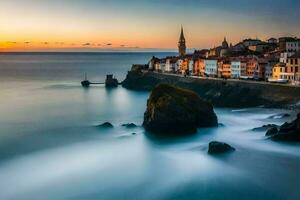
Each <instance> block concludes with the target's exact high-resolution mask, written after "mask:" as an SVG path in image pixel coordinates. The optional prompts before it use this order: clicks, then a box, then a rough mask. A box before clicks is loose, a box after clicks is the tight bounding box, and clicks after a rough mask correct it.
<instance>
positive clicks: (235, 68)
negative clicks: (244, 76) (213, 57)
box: [231, 60, 242, 78]
mask: <svg viewBox="0 0 300 200" xmlns="http://www.w3.org/2000/svg"><path fill="white" fill-rule="evenodd" d="M241 63H242V62H241V61H239V60H238V61H231V78H240V77H241Z"/></svg>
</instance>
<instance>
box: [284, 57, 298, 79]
mask: <svg viewBox="0 0 300 200" xmlns="http://www.w3.org/2000/svg"><path fill="white" fill-rule="evenodd" d="M286 68H287V69H286V72H287V74H286V76H287V79H288V80H290V81H291V82H299V81H300V53H296V54H294V55H293V56H291V57H289V58H288V61H287V64H286Z"/></svg>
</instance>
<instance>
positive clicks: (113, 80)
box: [105, 74, 119, 88]
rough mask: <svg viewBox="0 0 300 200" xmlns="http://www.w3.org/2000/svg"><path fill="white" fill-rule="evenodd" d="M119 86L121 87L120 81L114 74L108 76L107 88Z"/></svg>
mask: <svg viewBox="0 0 300 200" xmlns="http://www.w3.org/2000/svg"><path fill="white" fill-rule="evenodd" d="M118 85H119V82H118V79H116V78H114V76H113V75H112V74H108V75H106V79H105V87H107V88H113V87H118Z"/></svg>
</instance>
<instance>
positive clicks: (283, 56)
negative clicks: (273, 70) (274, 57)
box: [279, 51, 295, 63]
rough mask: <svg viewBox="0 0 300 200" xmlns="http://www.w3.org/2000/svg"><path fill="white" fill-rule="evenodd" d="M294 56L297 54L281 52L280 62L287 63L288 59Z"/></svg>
mask: <svg viewBox="0 0 300 200" xmlns="http://www.w3.org/2000/svg"><path fill="white" fill-rule="evenodd" d="M294 54H295V52H286V51H285V52H281V53H280V58H279V62H282V63H287V59H288V57H291V56H292V55H294Z"/></svg>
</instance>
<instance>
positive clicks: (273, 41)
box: [267, 38, 277, 44]
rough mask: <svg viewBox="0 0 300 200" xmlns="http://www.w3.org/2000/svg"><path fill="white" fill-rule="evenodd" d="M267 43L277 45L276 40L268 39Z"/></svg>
mask: <svg viewBox="0 0 300 200" xmlns="http://www.w3.org/2000/svg"><path fill="white" fill-rule="evenodd" d="M267 42H268V43H269V44H277V39H276V38H270V39H268V40H267Z"/></svg>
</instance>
